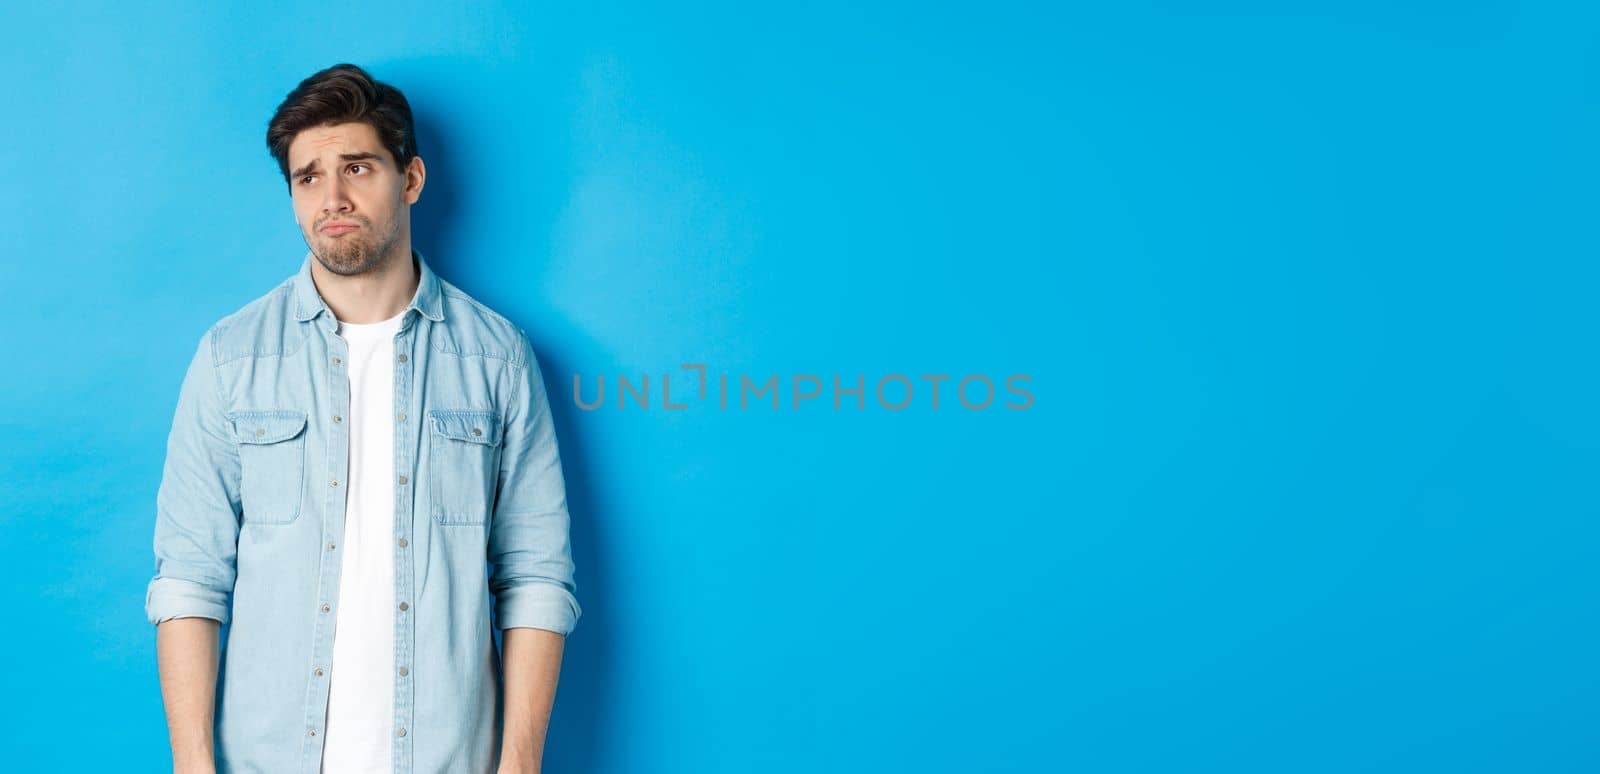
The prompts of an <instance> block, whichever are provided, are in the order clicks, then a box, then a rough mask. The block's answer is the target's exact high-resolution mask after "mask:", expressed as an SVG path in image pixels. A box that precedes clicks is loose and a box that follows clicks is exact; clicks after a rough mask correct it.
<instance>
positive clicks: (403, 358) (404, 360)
mask: <svg viewBox="0 0 1600 774" xmlns="http://www.w3.org/2000/svg"><path fill="white" fill-rule="evenodd" d="M400 362H402V363H404V362H406V356H405V355H401V356H400ZM400 735H401V736H405V734H404V733H402V734H400Z"/></svg>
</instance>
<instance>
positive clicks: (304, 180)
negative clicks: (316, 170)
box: [300, 175, 316, 185]
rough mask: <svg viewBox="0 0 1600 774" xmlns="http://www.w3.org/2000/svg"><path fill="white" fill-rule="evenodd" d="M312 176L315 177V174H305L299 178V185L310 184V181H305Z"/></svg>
mask: <svg viewBox="0 0 1600 774" xmlns="http://www.w3.org/2000/svg"><path fill="white" fill-rule="evenodd" d="M313 177H316V175H306V176H305V177H302V178H300V184H301V185H310V183H307V182H306V181H307V180H310V179H311V178H313Z"/></svg>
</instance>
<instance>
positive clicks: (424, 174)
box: [403, 156, 428, 204]
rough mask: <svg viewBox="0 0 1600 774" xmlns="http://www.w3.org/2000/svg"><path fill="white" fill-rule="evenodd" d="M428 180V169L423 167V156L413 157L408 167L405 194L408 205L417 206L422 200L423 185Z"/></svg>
mask: <svg viewBox="0 0 1600 774" xmlns="http://www.w3.org/2000/svg"><path fill="white" fill-rule="evenodd" d="M427 179H428V168H427V167H426V166H425V165H423V163H422V157H421V156H412V157H411V163H410V164H407V165H406V187H405V191H404V192H403V196H404V197H405V200H406V204H416V203H417V200H418V199H420V198H422V184H423V183H425V182H426V181H427Z"/></svg>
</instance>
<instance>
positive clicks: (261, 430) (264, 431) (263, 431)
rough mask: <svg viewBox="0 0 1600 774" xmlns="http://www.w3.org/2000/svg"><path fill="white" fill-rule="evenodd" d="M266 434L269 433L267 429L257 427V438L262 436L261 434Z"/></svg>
mask: <svg viewBox="0 0 1600 774" xmlns="http://www.w3.org/2000/svg"><path fill="white" fill-rule="evenodd" d="M266 434H267V431H266V430H263V429H261V428H256V437H257V438H260V437H261V436H263V435H266Z"/></svg>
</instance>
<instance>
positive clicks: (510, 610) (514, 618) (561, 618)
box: [494, 582, 583, 635]
mask: <svg viewBox="0 0 1600 774" xmlns="http://www.w3.org/2000/svg"><path fill="white" fill-rule="evenodd" d="M581 615H583V609H582V608H581V607H579V606H578V600H577V598H576V597H574V596H573V595H572V592H570V591H568V590H566V589H565V588H563V587H561V586H558V585H556V584H553V583H537V582H535V583H527V584H524V585H521V586H515V587H513V588H509V589H503V590H501V592H500V593H499V594H497V595H496V596H495V607H494V619H495V621H494V624H495V627H496V628H498V629H512V628H516V627H525V628H530V629H547V630H549V631H552V632H555V633H557V634H561V635H567V634H571V633H572V630H573V629H574V628H575V627H576V626H577V624H578V618H579V617H580V616H581Z"/></svg>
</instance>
